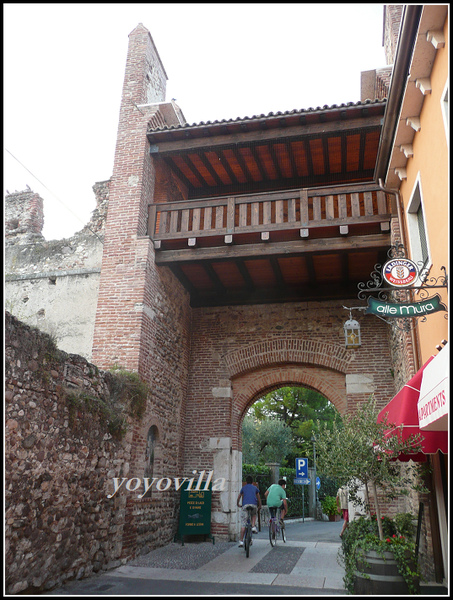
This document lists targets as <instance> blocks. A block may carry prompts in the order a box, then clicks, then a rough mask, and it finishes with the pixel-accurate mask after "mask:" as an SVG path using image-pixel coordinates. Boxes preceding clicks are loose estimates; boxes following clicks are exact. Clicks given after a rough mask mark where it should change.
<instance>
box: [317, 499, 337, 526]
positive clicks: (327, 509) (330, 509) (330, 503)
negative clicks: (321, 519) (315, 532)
mask: <svg viewBox="0 0 453 600" xmlns="http://www.w3.org/2000/svg"><path fill="white" fill-rule="evenodd" d="M321 506H322V512H323V513H324V514H325V515H327V516H328V517H329V521H339V520H340V513H339V512H338V507H337V501H336V499H335V498H334V497H333V496H326V497H325V498H324V500H321Z"/></svg>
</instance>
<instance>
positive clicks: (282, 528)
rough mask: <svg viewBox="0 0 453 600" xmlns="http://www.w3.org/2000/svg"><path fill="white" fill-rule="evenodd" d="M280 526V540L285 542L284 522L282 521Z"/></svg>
mask: <svg viewBox="0 0 453 600" xmlns="http://www.w3.org/2000/svg"><path fill="white" fill-rule="evenodd" d="M280 528H281V532H282V540H283V542H284V543H285V544H286V529H285V524H284V523H282V525H281V526H280Z"/></svg>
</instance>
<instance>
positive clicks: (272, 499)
mask: <svg viewBox="0 0 453 600" xmlns="http://www.w3.org/2000/svg"><path fill="white" fill-rule="evenodd" d="M285 487H286V481H285V480H284V479H279V480H278V483H273V484H272V485H271V486H270V487H269V488H268V489H267V490H266V491H265V493H264V496H265V498H266V502H267V506H268V507H269V512H270V515H271V517H272V518H273V517H275V515H276V513H277V508H281V512H280V522H281V523H283V519H284V518H285V515H286V513H287V512H288V503H287V502H286V492H285Z"/></svg>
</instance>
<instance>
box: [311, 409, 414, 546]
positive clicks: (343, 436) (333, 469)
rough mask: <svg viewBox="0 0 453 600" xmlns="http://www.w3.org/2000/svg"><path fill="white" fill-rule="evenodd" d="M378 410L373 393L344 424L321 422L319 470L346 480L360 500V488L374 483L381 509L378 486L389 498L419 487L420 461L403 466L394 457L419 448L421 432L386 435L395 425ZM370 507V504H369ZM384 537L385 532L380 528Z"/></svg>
mask: <svg viewBox="0 0 453 600" xmlns="http://www.w3.org/2000/svg"><path fill="white" fill-rule="evenodd" d="M378 413H379V411H378V410H377V408H376V403H375V400H374V398H373V397H370V398H369V400H368V401H367V402H364V403H363V405H361V406H360V407H359V408H358V410H357V411H356V413H354V414H353V415H347V416H346V417H345V418H344V419H343V420H342V423H341V424H337V423H334V424H333V427H332V429H331V430H329V429H328V428H327V427H326V426H325V424H324V425H322V424H320V426H319V430H320V435H319V436H318V439H317V463H318V470H319V471H320V472H323V473H326V474H328V475H330V476H333V477H337V478H338V479H339V480H340V481H341V482H342V484H347V485H348V488H349V496H350V499H351V500H352V501H353V502H355V503H358V504H359V503H360V498H359V497H358V492H359V489H360V488H361V487H363V486H365V487H366V489H368V486H370V487H371V489H372V491H373V494H374V497H375V503H376V510H377V513H378V524H379V522H380V521H379V517H380V508H379V502H378V497H377V492H376V488H377V487H379V488H380V489H381V490H383V491H384V493H385V495H386V497H387V498H395V497H396V496H398V495H401V494H406V495H407V494H408V493H409V492H410V490H411V489H417V487H418V476H417V475H418V473H417V471H418V467H417V465H415V466H412V467H409V466H408V467H407V468H406V469H405V470H404V471H402V470H401V468H400V464H399V462H398V461H397V460H395V459H396V458H397V457H398V455H399V454H400V453H401V452H403V453H405V454H407V453H410V452H417V451H418V450H419V448H420V436H411V438H410V439H408V440H403V439H401V437H400V436H399V435H398V432H397V429H396V430H395V434H393V435H388V436H387V435H386V433H387V431H389V430H393V429H394V428H395V427H396V426H395V425H393V424H391V423H388V422H387V419H384V421H382V422H379V423H378V422H377V416H378ZM366 508H367V509H369V507H366ZM380 536H381V539H383V532H382V531H380Z"/></svg>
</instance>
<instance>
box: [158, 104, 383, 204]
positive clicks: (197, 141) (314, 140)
mask: <svg viewBox="0 0 453 600" xmlns="http://www.w3.org/2000/svg"><path fill="white" fill-rule="evenodd" d="M384 110H385V101H384V102H383V101H366V102H359V103H349V104H342V105H339V106H337V105H333V106H331V107H327V106H325V107H322V108H316V109H308V110H295V111H289V112H284V113H275V114H274V113H270V114H269V115H259V116H254V117H251V118H249V117H246V118H243V119H236V120H228V121H215V122H207V123H198V124H193V125H188V124H184V125H178V126H170V127H164V128H151V127H150V128H149V130H148V132H147V138H148V141H149V143H150V153H151V155H152V156H153V157H154V158H155V159H157V160H159V159H161V160H163V161H165V162H166V163H167V165H168V166H169V168H170V169H171V170H172V171H173V172H175V173H176V174H177V176H178V177H179V179H180V180H181V181H182V183H183V184H184V185H185V186H186V187H187V196H188V198H189V199H190V198H202V197H208V196H218V195H225V194H238V193H239V194H240V193H250V192H261V191H269V190H274V189H291V188H301V187H304V188H309V187H314V186H320V185H329V184H331V185H338V184H342V185H344V184H350V183H356V182H366V181H372V178H373V172H374V166H375V160H376V154H377V149H378V145H379V137H380V133H381V126H382V119H383V115H384Z"/></svg>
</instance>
